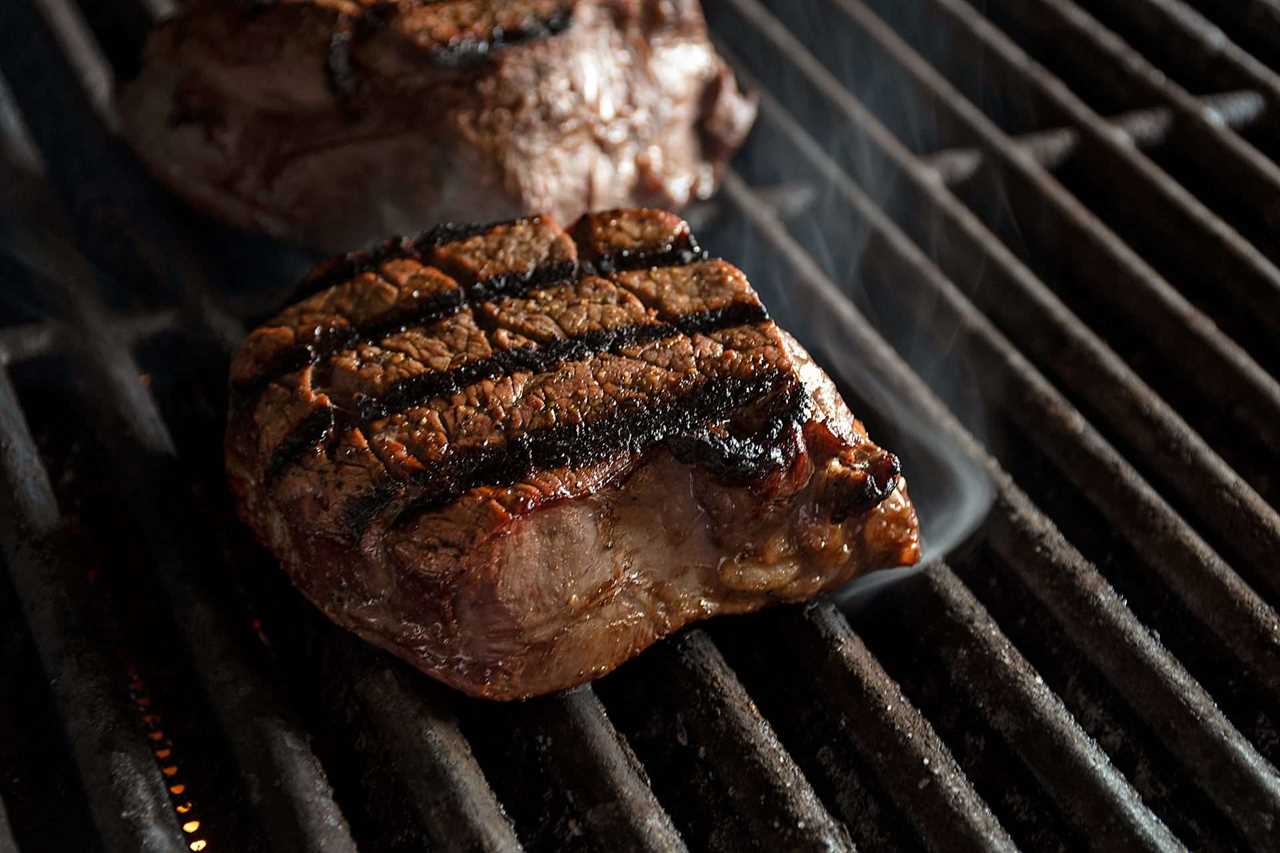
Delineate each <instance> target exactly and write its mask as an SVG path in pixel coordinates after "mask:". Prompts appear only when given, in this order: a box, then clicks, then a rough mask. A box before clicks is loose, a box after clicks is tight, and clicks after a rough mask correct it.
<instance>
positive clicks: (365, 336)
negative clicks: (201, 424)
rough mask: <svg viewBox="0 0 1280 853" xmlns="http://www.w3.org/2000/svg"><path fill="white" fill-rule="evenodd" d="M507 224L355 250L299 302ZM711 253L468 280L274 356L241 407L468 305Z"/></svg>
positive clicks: (248, 387) (671, 249) (671, 251)
mask: <svg viewBox="0 0 1280 853" xmlns="http://www.w3.org/2000/svg"><path fill="white" fill-rule="evenodd" d="M503 224H507V223H501V222H500V223H491V224H488V225H454V224H452V223H447V224H445V225H438V226H436V227H435V228H432V229H431V230H430V231H427V232H426V233H424V234H422V235H420V236H419V237H417V238H412V239H411V238H408V237H398V238H395V239H393V240H388V241H387V242H386V243H383V244H382V245H381V246H377V247H376V248H373V249H369V250H366V251H363V252H353V253H351V254H349V255H346V256H344V257H342V258H340V259H338V260H335V261H332V262H330V263H328V264H324V265H322V266H320V267H317V268H316V269H315V270H314V271H313V272H312V273H311V274H310V275H308V276H307V278H306V279H304V280H303V282H302V284H301V285H300V286H299V289H298V291H297V292H296V293H295V294H294V301H299V300H301V299H305V298H306V297H308V296H314V295H315V294H316V293H319V292H320V291H322V290H327V289H328V288H330V287H335V286H337V285H339V284H343V283H345V282H348V281H350V280H352V279H354V278H356V277H357V276H359V275H362V274H364V273H367V272H374V271H376V270H377V269H378V268H379V267H381V266H382V265H383V264H385V263H387V262H389V261H393V260H399V259H404V258H413V259H416V260H419V261H421V262H423V263H426V261H425V260H424V258H425V256H426V255H427V254H428V252H429V250H430V249H431V248H434V247H436V246H442V245H445V244H447V243H455V242H459V241H461V240H465V239H468V238H469V237H474V236H476V235H477V234H483V233H485V232H486V231H489V230H490V229H492V228H494V227H496V226H498V225H503ZM706 258H707V253H706V252H705V251H704V250H703V249H701V248H700V247H699V246H698V244H697V242H696V241H695V240H694V239H693V237H692V236H691V235H690V236H687V237H686V238H685V239H682V240H681V241H679V242H678V243H676V244H674V245H670V246H663V247H661V248H659V249H657V250H656V251H648V252H630V251H623V252H618V253H615V254H612V255H608V256H606V257H603V258H599V259H596V260H595V261H594V262H592V263H591V265H589V266H584V268H583V269H581V270H580V269H579V268H578V265H577V264H576V263H575V262H573V261H565V262H563V263H559V264H549V265H546V266H541V267H535V268H534V269H532V270H530V271H528V272H516V273H502V274H499V275H495V276H492V277H490V278H487V279H483V280H481V281H477V282H473V283H471V284H465V285H463V286H462V290H461V291H456V292H450V293H446V294H442V295H441V296H439V297H437V298H436V299H434V300H430V301H428V302H425V303H423V304H422V305H421V306H419V307H418V308H417V309H415V310H414V311H410V312H404V313H402V314H397V315H395V316H393V317H391V318H390V319H388V320H384V321H381V322H379V323H378V324H376V325H371V326H366V327H342V328H336V329H328V330H325V331H322V332H320V334H319V335H318V337H317V338H316V340H314V341H310V342H308V343H305V344H299V345H297V346H295V347H291V348H290V349H287V350H284V351H283V352H281V353H280V354H279V355H278V356H276V357H275V358H274V359H272V360H271V362H270V363H269V364H267V365H266V366H265V367H264V368H263V370H262V371H261V372H260V373H259V374H258V375H257V376H255V377H253V378H252V379H250V380H247V381H246V382H243V383H241V384H240V385H238V386H237V387H236V388H235V389H234V393H235V400H236V402H237V403H238V404H239V405H249V404H251V403H252V402H253V401H254V400H256V399H257V398H258V396H259V395H260V394H261V393H262V392H263V391H264V390H265V389H266V387H267V386H268V385H270V384H271V383H272V382H273V381H275V380H276V379H278V378H279V377H281V376H284V375H287V374H289V373H293V372H294V371H298V370H301V369H302V368H304V367H306V366H307V365H310V364H316V363H317V362H319V361H320V360H322V359H324V358H327V357H328V356H330V355H333V354H335V353H338V352H341V351H342V350H344V349H349V348H350V347H352V346H355V345H356V344H358V343H360V342H361V341H371V342H372V341H377V340H381V338H382V337H384V336H385V335H387V334H393V333H395V332H397V331H400V330H402V329H404V328H407V327H410V326H414V325H419V324H422V323H429V322H433V321H435V320H440V319H444V318H445V317H448V316H450V315H452V314H456V313H457V312H458V311H460V310H462V308H463V307H465V305H466V304H467V303H471V304H477V303H484V302H492V301H493V300H495V299H500V298H503V297H514V296H522V295H524V294H527V293H530V292H532V291H535V290H540V289H543V288H546V287H550V286H552V285H555V284H559V283H561V282H564V281H569V280H571V279H573V278H574V277H575V276H577V275H578V274H579V273H580V272H601V273H603V272H606V271H623V270H633V269H645V268H648V267H665V266H681V265H684V264H689V263H693V262H695V261H700V260H705V259H706Z"/></svg>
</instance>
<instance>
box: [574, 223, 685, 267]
mask: <svg viewBox="0 0 1280 853" xmlns="http://www.w3.org/2000/svg"><path fill="white" fill-rule="evenodd" d="M708 257H709V254H708V252H707V250H706V249H703V248H702V247H701V246H699V245H698V241H697V239H696V238H694V236H693V234H692V233H690V232H688V231H686V232H685V233H684V234H681V235H680V237H679V238H677V239H676V240H673V241H672V242H671V243H669V244H667V245H665V246H646V247H645V248H644V249H643V250H641V251H634V250H632V249H619V250H618V251H616V252H610V253H608V254H605V255H601V256H599V257H596V258H593V259H591V260H590V261H586V262H584V263H583V267H584V268H585V269H586V271H588V272H591V273H594V274H596V275H608V274H609V273H615V272H628V271H630V270H641V269H648V268H649V267H678V266H685V265H687V264H692V263H696V262H698V261H705V260H707V258H708Z"/></svg>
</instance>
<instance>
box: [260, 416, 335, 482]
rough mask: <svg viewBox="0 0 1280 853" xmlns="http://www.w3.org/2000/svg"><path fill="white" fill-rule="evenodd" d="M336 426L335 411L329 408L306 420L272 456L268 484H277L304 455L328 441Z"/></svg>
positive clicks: (266, 478)
mask: <svg viewBox="0 0 1280 853" xmlns="http://www.w3.org/2000/svg"><path fill="white" fill-rule="evenodd" d="M335 426H336V424H335V421H334V411H333V409H332V408H330V407H327V406H326V407H325V408H323V409H320V410H319V411H316V412H312V413H311V414H310V415H308V416H307V417H306V418H304V419H303V421H302V423H300V424H298V426H297V427H296V428H295V429H294V430H293V432H291V433H289V435H288V436H286V437H285V439H284V441H282V442H280V446H279V447H277V448H276V449H275V452H273V453H272V454H271V461H270V462H269V463H268V464H267V473H266V477H265V480H266V482H267V483H268V484H270V483H273V482H275V481H276V480H277V479H279V477H280V475H281V474H282V473H284V471H285V469H286V468H288V467H289V466H290V465H292V464H293V463H294V462H296V461H297V460H298V459H299V458H301V456H302V454H304V453H306V452H307V451H308V450H310V449H311V448H313V447H316V446H317V445H319V444H321V443H323V442H324V441H326V440H328V438H329V436H331V435H332V434H333V431H334V427H335Z"/></svg>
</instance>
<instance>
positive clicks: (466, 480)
mask: <svg viewBox="0 0 1280 853" xmlns="http://www.w3.org/2000/svg"><path fill="white" fill-rule="evenodd" d="M305 291H306V292H310V294H311V295H309V296H307V297H306V298H304V299H303V300H302V301H300V302H299V303H297V304H295V305H293V306H290V307H289V308H287V309H286V310H285V311H283V312H282V313H281V314H280V315H279V316H277V317H276V318H275V319H273V320H272V321H271V322H269V323H268V324H267V325H265V326H263V327H261V328H259V329H256V330H254V331H253V332H252V333H251V334H250V335H249V337H248V339H247V340H246V341H245V343H244V345H243V346H242V348H241V350H240V352H239V353H238V354H237V356H236V358H235V360H234V362H233V365H232V372H231V386H232V388H231V390H232V410H231V413H230V416H229V421H228V429H227V446H226V456H227V469H228V475H229V480H230V484H231V488H232V490H233V492H234V493H235V495H236V496H237V498H238V500H239V505H240V508H241V511H242V515H243V516H244V518H245V519H246V520H247V521H248V522H249V524H250V525H252V526H253V528H254V530H255V531H256V532H257V534H258V536H259V538H260V539H261V540H262V541H263V542H264V543H265V544H266V545H267V547H269V548H270V549H271V550H272V551H273V552H274V553H275V555H276V556H277V557H278V558H279V559H280V561H281V563H282V565H283V566H284V568H285V569H286V570H287V571H288V572H289V574H290V575H291V576H292V578H293V580H294V582H295V583H296V584H297V586H298V587H299V588H300V589H301V590H302V591H303V592H304V593H305V594H306V595H307V596H308V597H309V598H310V599H311V600H312V601H313V602H314V603H315V604H316V605H317V606H319V607H320V608H321V609H322V610H324V611H325V612H326V613H327V614H328V615H329V616H330V617H331V618H332V619H334V620H335V621H336V622H338V623H339V624H342V625H344V626H346V627H347V628H349V629H351V630H353V631H355V632H357V633H359V634H360V635H361V636H363V637H365V638H366V639H368V640H369V641H371V642H373V643H376V644H377V645H380V646H382V647H384V648H386V649H388V650H390V651H392V652H394V653H396V654H398V655H400V656H401V657H403V658H405V659H406V660H408V661H409V662H411V663H412V664H414V665H415V666H417V667H418V668H420V669H422V670H423V671H425V672H427V673H429V674H431V675H433V676H435V677H437V678H439V679H441V680H442V681H445V682H447V683H449V684H452V685H454V686H455V687H458V688H460V689H462V690H464V691H466V692H468V693H471V694H473V695H477V696H485V697H489V698H495V699H513V698H521V697H527V696H533V695H538V694H542V693H547V692H550V691H554V690H557V689H561V688H565V687H570V686H572V685H575V684H579V683H581V682H583V681H586V680H589V679H591V678H594V677H596V676H599V675H601V674H603V673H606V672H608V671H610V670H612V669H613V668H614V667H616V666H617V665H618V664H620V663H622V662H623V661H625V660H626V659H628V658H629V657H631V656H632V655H634V654H636V653H638V652H639V651H641V650H642V649H644V648H645V647H647V646H648V645H650V644H652V643H653V642H654V641H655V640H657V639H658V638H660V637H662V636H664V635H666V634H669V633H671V632H672V631H675V630H677V629H679V628H680V627H681V626H683V625H686V624H688V623H689V622H692V621H695V620H698V619H702V618H705V617H709V616H712V615H715V614H717V613H739V612H744V611H749V610H754V609H757V608H760V607H763V606H765V605H768V604H770V603H774V602H781V601H798V600H803V599H806V598H809V597H811V596H813V595H815V594H817V593H819V592H820V591H822V590H825V589H831V588H834V587H837V586H839V585H841V584H843V583H845V582H846V581H848V580H849V579H850V578H852V577H854V576H855V575H857V574H859V573H860V572H863V571H866V570H869V569H874V568H880V567H887V566H896V565H902V564H908V563H912V562H915V560H916V559H918V556H919V548H918V542H917V538H918V531H917V525H916V518H915V513H914V510H913V508H912V506H911V503H910V500H909V499H908V497H907V491H906V482H905V480H904V479H903V477H902V476H901V474H900V473H899V466H898V460H897V459H896V458H895V457H894V456H893V454H891V453H888V452H887V451H884V450H882V449H880V448H879V447H877V446H876V445H874V444H873V443H872V442H871V441H870V440H869V439H868V438H867V436H866V433H865V431H864V430H863V428H862V425H861V424H860V423H859V422H858V421H857V420H855V419H854V417H853V415H852V414H851V413H850V412H849V411H848V409H847V408H846V407H845V404H844V403H843V401H842V400H841V399H840V396H839V394H838V393H837V392H836V390H835V388H834V387H833V386H832V384H831V382H830V380H829V379H828V378H827V377H826V375H825V374H824V373H823V372H822V371H821V370H820V369H819V368H818V367H817V366H816V365H815V364H814V363H813V362H812V360H811V359H810V358H809V357H808V356H807V354H805V352H804V351H803V350H802V349H801V348H800V346H799V345H798V344H797V343H796V342H795V341H794V340H793V339H792V338H791V337H790V336H789V335H787V334H786V333H785V332H782V331H781V330H780V329H778V328H777V327H776V326H775V325H774V324H773V323H772V322H771V321H770V320H769V319H768V315H767V313H766V312H765V310H764V307H763V306H762V305H761V304H760V302H759V300H758V298H757V297H756V294H755V292H754V291H753V290H752V289H751V286H750V285H749V284H748V282H747V280H746V278H745V276H743V274H742V273H741V272H740V271H739V270H737V269H736V268H735V267H733V266H732V265H731V264H728V263H726V262H724V261H721V260H714V259H708V258H707V257H706V256H705V254H704V253H703V252H702V251H701V250H700V249H699V248H698V246H697V244H696V242H695V241H694V238H693V236H692V235H691V234H690V233H689V230H688V227H687V226H686V225H685V223H684V222H682V221H681V220H680V219H679V218H678V217H676V216H673V215H671V214H668V213H665V212H661V211H654V210H621V211H612V212H608V213H601V214H593V215H589V216H587V217H584V218H583V219H582V220H580V221H579V222H578V223H577V224H576V225H574V226H573V227H572V228H571V229H569V231H568V232H566V231H564V230H562V229H560V228H559V227H558V226H557V225H556V224H555V221H554V220H553V219H552V218H551V217H549V216H539V217H534V218H530V219H524V220H519V221H515V222H508V223H501V224H497V225H492V226H483V227H476V228H466V227H464V228H459V227H456V226H449V227H446V228H441V229H437V230H435V231H432V232H428V233H427V234H424V235H423V236H421V237H419V238H416V239H412V240H409V239H402V240H396V241H392V242H390V243H387V244H386V245H384V246H383V247H381V248H379V249H376V250H373V251H371V252H367V253H363V254H359V255H353V256H347V257H345V258H342V259H339V260H337V261H334V262H331V263H329V264H327V265H324V266H322V267H321V268H319V269H317V271H316V272H315V273H313V275H312V276H311V278H310V279H309V281H308V282H307V283H306V285H305Z"/></svg>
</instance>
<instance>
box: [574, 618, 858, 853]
mask: <svg viewBox="0 0 1280 853" xmlns="http://www.w3.org/2000/svg"><path fill="white" fill-rule="evenodd" d="M641 673H643V675H641ZM599 690H600V693H601V694H602V696H603V697H604V700H605V704H606V706H607V707H608V708H609V713H610V714H611V715H612V716H613V717H614V719H615V720H616V721H617V722H618V724H619V726H620V727H621V728H622V729H623V731H624V732H625V733H626V734H627V738H628V741H629V742H630V743H631V745H632V747H633V748H634V749H635V751H636V753H637V754H638V755H639V756H640V758H641V760H642V761H643V762H644V765H645V767H646V768H647V769H648V771H649V774H650V776H651V777H652V779H653V781H654V785H655V789H656V790H657V792H658V798H659V800H661V801H662V802H663V805H665V806H666V808H667V810H668V811H669V812H670V813H671V816H672V818H673V819H674V820H675V822H676V825H677V826H678V827H679V829H680V832H681V834H682V835H683V836H684V838H685V840H686V841H687V842H688V843H689V845H690V846H691V847H692V848H694V849H708V850H726V851H728V850H740V849H742V845H743V844H744V843H745V844H746V845H747V846H748V847H749V848H751V849H758V850H797V851H800V850H815V851H816V850H852V849H853V843H852V841H851V840H850V839H849V836H848V831H847V830H846V829H845V828H844V827H843V826H842V825H841V824H840V823H839V822H837V821H836V820H835V819H834V818H832V817H831V815H830V814H829V813H828V812H827V810H826V808H825V807H824V806H823V805H822V803H821V802H820V801H819V799H818V797H817V794H816V793H815V792H814V791H813V788H812V787H811V786H810V784H809V782H808V780H806V779H805V777H804V774H803V773H801V772H800V768H799V767H797V766H796V764H795V761H794V760H793V759H792V758H791V756H790V755H789V754H788V753H787V751H786V749H784V748H783V746H782V744H781V743H780V742H779V741H778V738H777V735H776V734H775V733H774V731H773V727H772V726H771V725H770V724H769V722H768V721H767V720H765V719H764V717H763V716H761V714H760V712H759V710H757V708H756V706H755V704H754V703H753V702H752V701H751V698H750V697H749V696H748V695H747V693H746V691H745V690H744V689H743V687H742V684H741V682H739V681H738V677H737V675H736V674H735V673H734V672H733V670H732V669H730V667H729V665H728V664H727V663H726V662H725V660H724V658H723V657H722V656H721V654H720V652H719V650H718V649H717V648H716V646H715V644H714V643H713V642H712V641H711V639H710V638H709V637H708V636H707V635H706V634H705V633H704V632H703V631H701V630H696V629H695V630H692V631H687V632H685V633H683V634H679V635H677V636H676V637H673V638H671V639H669V640H667V641H664V642H663V643H660V644H658V645H656V646H654V647H653V648H651V649H649V650H648V651H647V652H645V654H644V655H642V656H640V657H639V658H636V659H635V660H634V661H631V662H630V663H628V664H627V665H626V666H624V667H623V668H622V669H620V670H619V671H618V672H617V673H615V674H614V675H611V676H608V677H607V678H605V679H604V680H603V681H602V682H600V687H599ZM664 792H665V795H664Z"/></svg>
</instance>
